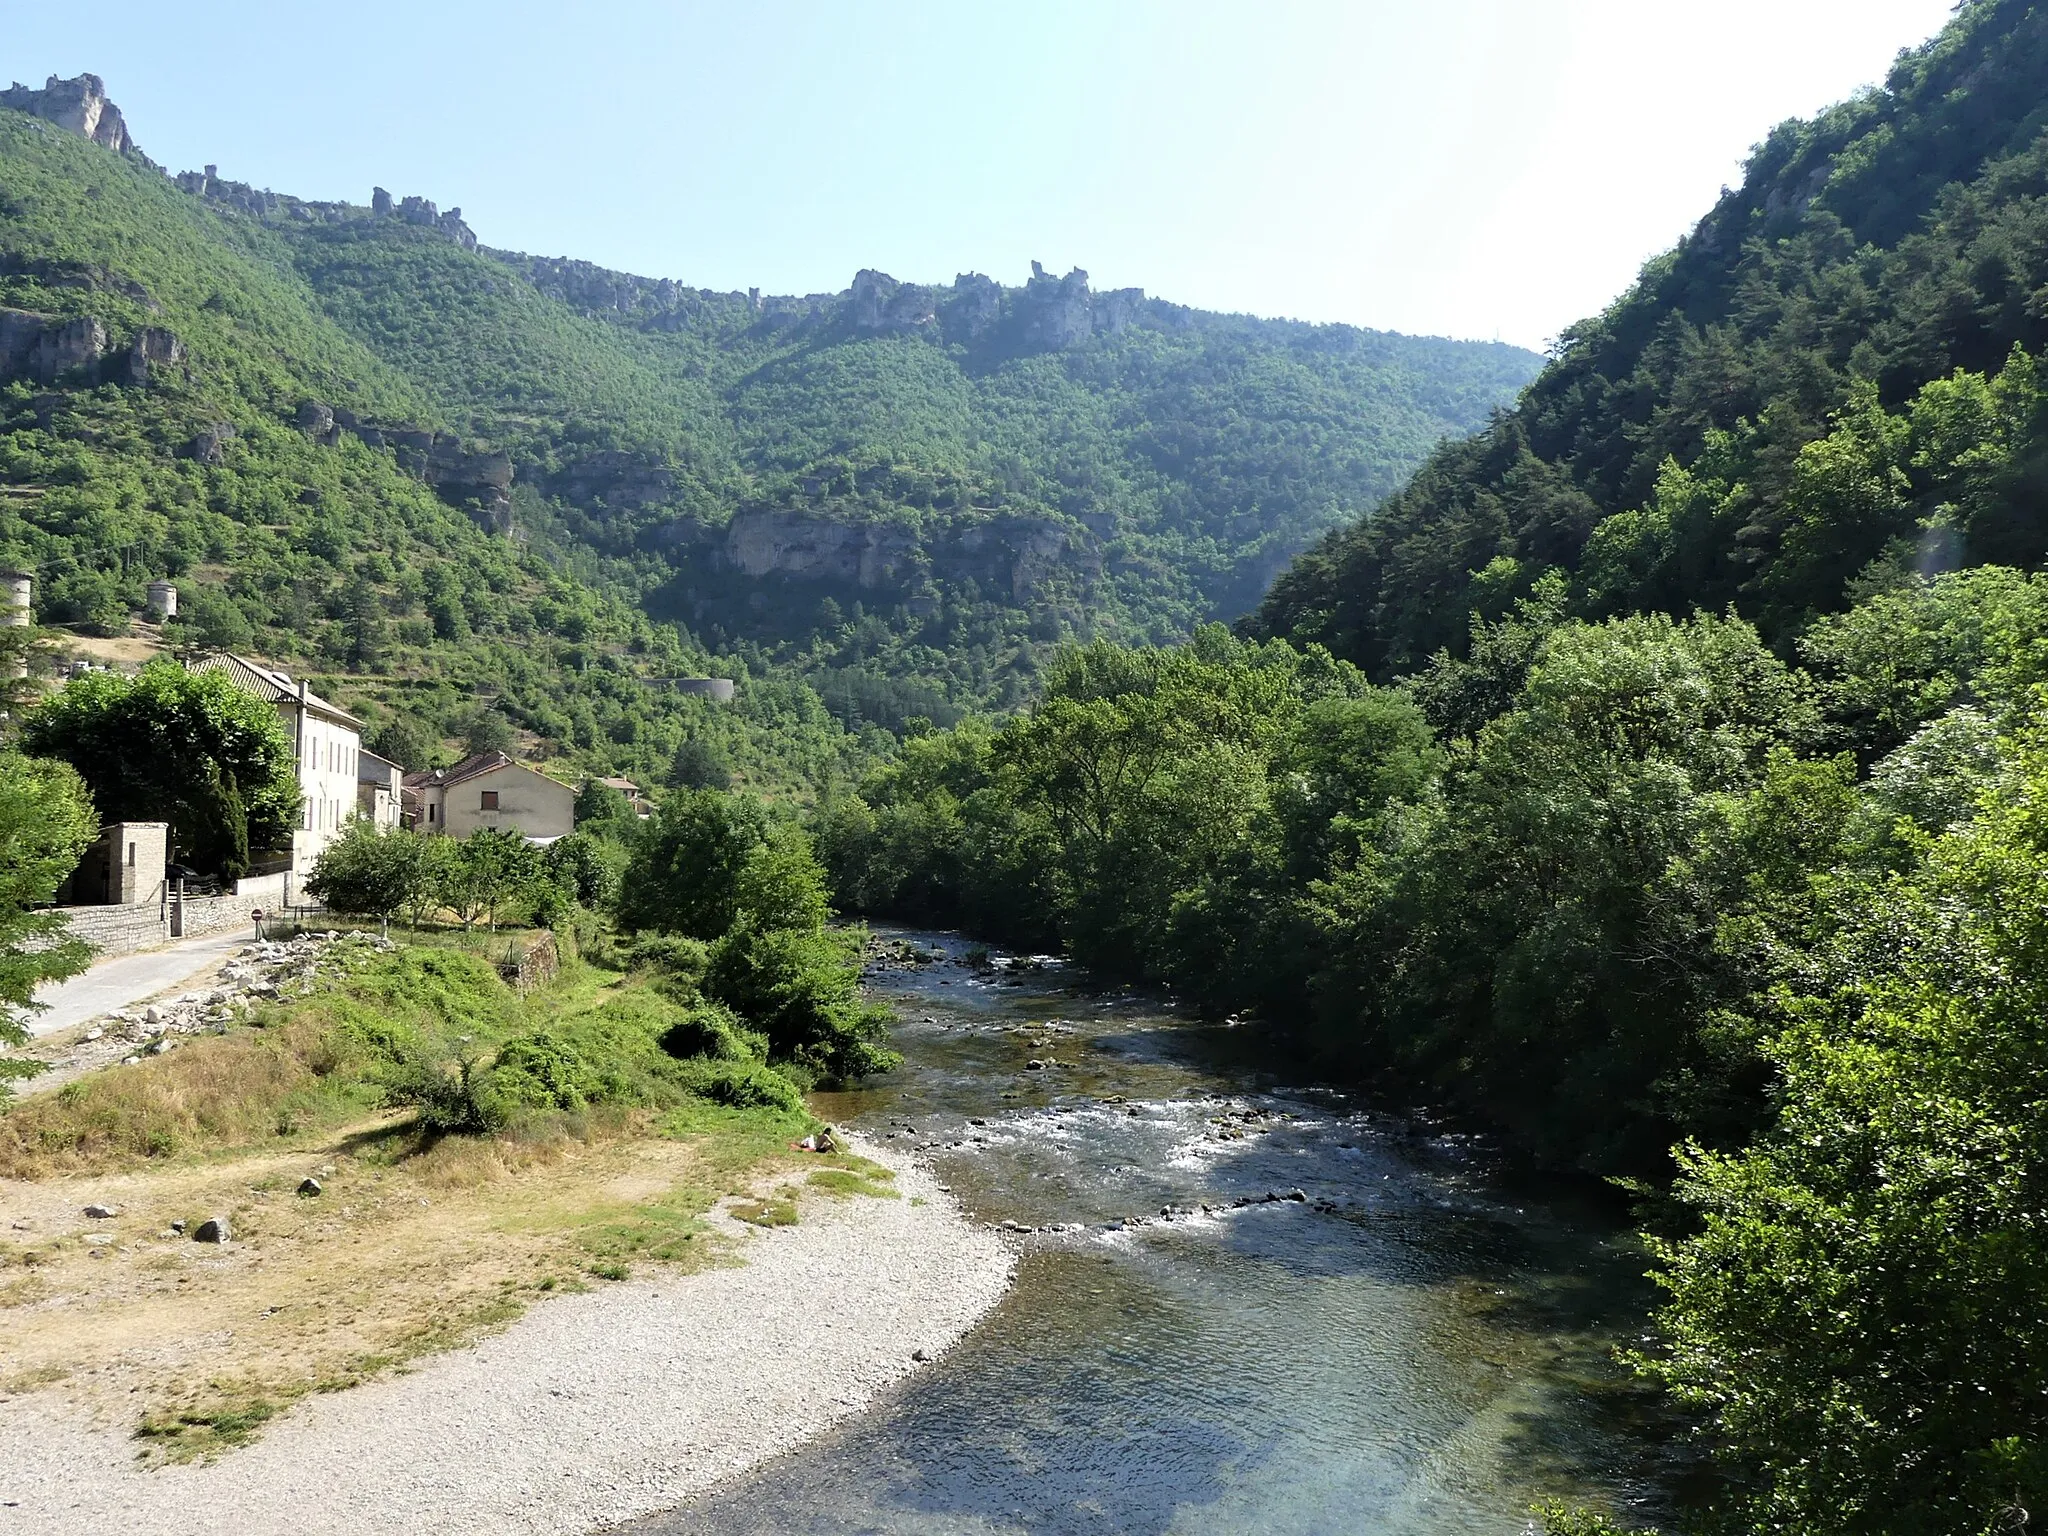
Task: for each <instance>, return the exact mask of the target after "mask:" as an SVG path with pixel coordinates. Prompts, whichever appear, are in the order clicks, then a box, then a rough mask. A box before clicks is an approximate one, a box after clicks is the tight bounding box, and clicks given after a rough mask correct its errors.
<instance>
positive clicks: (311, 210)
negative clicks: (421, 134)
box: [172, 165, 477, 251]
mask: <svg viewBox="0 0 2048 1536" xmlns="http://www.w3.org/2000/svg"><path fill="white" fill-rule="evenodd" d="M172 179H173V180H174V181H175V182H176V183H177V186H178V190H179V191H181V192H189V193H191V194H192V196H194V197H201V198H204V199H206V201H207V202H209V203H218V204H220V205H221V206H223V207H227V208H233V209H234V210H236V211H237V212H238V213H246V214H248V215H249V216H250V217H251V218H255V219H265V220H272V221H279V220H282V221H288V222H291V223H295V224H347V223H351V222H355V221H358V220H361V219H363V218H364V217H365V214H364V211H363V208H362V205H361V204H359V203H322V202H310V201H308V200H307V199H305V198H302V197H293V196H291V195H290V194H289V193H285V192H273V191H271V190H270V189H269V188H268V187H262V188H258V187H252V186H250V185H249V183H248V182H246V181H228V180H225V179H224V178H223V177H222V176H221V174H220V167H219V166H215V165H209V166H208V167H207V168H206V169H205V170H203V171H180V172H179V173H178V174H177V175H176V176H175V177H173V178H172ZM367 217H369V218H372V219H383V218H394V219H398V220H399V221H401V222H403V223H406V224H412V225H416V226H418V227H420V228H423V229H431V230H433V231H435V232H436V233H438V234H441V235H445V236H446V237H447V238H448V239H450V240H452V241H454V242H455V243H456V244H457V245H459V246H461V247H462V248H463V249H464V250H465V251H473V250H475V249H476V248H477V245H476V234H475V232H474V231H473V230H471V229H470V227H469V226H468V225H467V224H465V223H463V221H462V210H461V209H460V208H450V209H449V210H448V211H447V212H446V213H443V212H441V211H440V210H439V209H438V208H436V207H435V206H434V204H433V203H432V202H431V201H430V200H429V199H427V198H424V197H408V198H405V199H402V200H396V199H394V198H393V197H392V196H391V194H390V193H389V192H386V191H385V190H384V189H383V188H382V187H373V188H372V189H371V191H370V208H369V213H368V215H367Z"/></svg>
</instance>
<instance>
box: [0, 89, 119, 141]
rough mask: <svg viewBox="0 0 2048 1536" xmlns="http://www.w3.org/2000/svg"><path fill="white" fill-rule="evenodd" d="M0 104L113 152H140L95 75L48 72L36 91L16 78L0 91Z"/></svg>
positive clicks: (116, 108)
mask: <svg viewBox="0 0 2048 1536" xmlns="http://www.w3.org/2000/svg"><path fill="white" fill-rule="evenodd" d="M0 107H6V108H7V109H8V110H9V111H13V112H26V113H28V114H29V115H30V116H31V117H39V118H41V119H42V120H43V121H44V122H46V123H54V124H56V125H57V126H58V127H59V128H62V129H64V130H66V131H67V132H70V133H75V134H77V135H78V136H79V137H81V138H86V139H91V140H92V141H93V143H95V144H100V145H104V146H105V147H106V148H108V149H111V150H112V151H114V153H115V154H117V155H123V154H127V153H128V152H129V151H131V150H134V151H136V152H137V153H140V149H139V147H138V146H137V145H136V143H135V141H134V140H133V139H131V138H130V137H129V136H128V124H127V123H126V122H124V121H123V120H122V117H121V109H120V108H119V107H117V106H115V105H114V104H113V103H112V102H111V101H109V100H107V87H106V84H105V82H104V81H102V80H101V79H100V77H99V76H98V75H79V76H77V77H76V78H74V79H70V80H59V79H58V78H57V77H56V76H55V75H52V76H50V78H49V79H48V80H47V81H46V82H44V85H43V88H42V89H41V90H40V91H38V90H35V89H33V88H32V87H30V86H26V85H23V84H22V83H21V82H20V81H19V80H17V81H15V82H14V84H13V86H12V88H10V89H8V90H5V91H0Z"/></svg>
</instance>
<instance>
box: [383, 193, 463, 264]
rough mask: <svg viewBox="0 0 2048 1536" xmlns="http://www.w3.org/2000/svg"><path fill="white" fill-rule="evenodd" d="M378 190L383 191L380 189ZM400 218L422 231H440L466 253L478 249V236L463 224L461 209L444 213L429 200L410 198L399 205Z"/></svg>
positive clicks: (453, 209)
mask: <svg viewBox="0 0 2048 1536" xmlns="http://www.w3.org/2000/svg"><path fill="white" fill-rule="evenodd" d="M378 190H379V191H382V190H383V189H382V188H381V187H380V188H378ZM385 197H386V200H387V201H388V200H389V197H390V194H389V193H386V194H385ZM398 217H399V218H400V219H402V220H403V221H404V222H405V223H407V224H413V225H417V226H418V227H420V228H422V229H432V230H438V231H439V232H440V233H442V234H444V235H446V236H447V237H448V238H449V239H450V240H453V241H454V242H455V243H456V244H457V245H459V246H461V247H462V248H463V249H464V250H465V251H473V250H475V249H476V235H475V234H474V233H472V232H471V230H470V227H469V226H468V225H467V224H465V223H463V222H462V210H461V209H460V208H450V209H449V210H448V211H447V212H446V213H442V212H441V211H440V210H439V209H437V208H435V206H434V205H433V203H432V202H431V201H429V200H428V199H427V198H424V197H408V198H406V199H404V200H403V201H402V202H400V203H399V205H398Z"/></svg>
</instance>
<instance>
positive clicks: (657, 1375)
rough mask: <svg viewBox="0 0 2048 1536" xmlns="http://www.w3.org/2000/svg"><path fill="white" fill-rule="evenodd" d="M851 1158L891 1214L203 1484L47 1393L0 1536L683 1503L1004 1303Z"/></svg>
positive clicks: (700, 1280) (912, 1203) (424, 1379)
mask: <svg viewBox="0 0 2048 1536" xmlns="http://www.w3.org/2000/svg"><path fill="white" fill-rule="evenodd" d="M860 1150H861V1152H862V1153H863V1154H864V1155H866V1156H869V1157H872V1158H874V1159H875V1160H876V1161H878V1162H881V1163H883V1164H884V1165H885V1166H887V1167H889V1168H891V1169H892V1170H894V1172H895V1174H896V1180H895V1183H896V1187H897V1198H893V1199H892V1198H876V1197H872V1196H855V1197H852V1198H846V1199H836V1198H833V1197H832V1196H830V1195H828V1194H824V1193H809V1194H806V1195H805V1197H804V1199H803V1201H802V1217H801V1220H799V1221H798V1222H797V1223H796V1224H795V1225H793V1226H785V1227H778V1228H774V1229H769V1230H763V1229H758V1228H754V1227H747V1226H742V1225H741V1224H739V1223H729V1224H727V1225H728V1228H729V1232H730V1234H731V1235H732V1237H733V1240H734V1241H735V1242H736V1243H737V1244H738V1252H737V1256H738V1257H739V1258H741V1259H742V1260H743V1262H742V1263H740V1264H738V1265H735V1266H730V1267H722V1268H714V1269H707V1270H702V1271H699V1272H697V1273H694V1274H687V1275H685V1274H674V1273H663V1272H661V1271H660V1270H658V1269H649V1270H647V1271H645V1272H644V1273H642V1274H640V1275H637V1276H636V1278H634V1279H632V1280H629V1281H625V1282H620V1283H616V1284H609V1285H606V1286H604V1287H602V1288H601V1289H596V1290H592V1291H589V1292H587V1293H584V1294H580V1295H569V1296H560V1297H552V1298H549V1299H548V1300H547V1301H545V1302H544V1303H542V1304H540V1305H538V1306H536V1307H534V1308H533V1309H532V1310H530V1311H529V1312H528V1313H527V1314H526V1315H525V1316H524V1317H522V1318H521V1319H519V1320H518V1321H517V1322H515V1323H513V1324H512V1325H511V1326H510V1327H509V1328H506V1329H505V1330H504V1331H503V1332H500V1333H497V1334H495V1335H493V1336H491V1337H489V1338H486V1339H484V1340H483V1341H482V1342H480V1343H477V1344H474V1345H472V1346H470V1347H468V1348H464V1349H461V1350H457V1351H454V1352H452V1353H448V1354H442V1355H435V1356H431V1357H428V1358H426V1359H424V1360H423V1361H421V1362H420V1363H419V1364H418V1365H417V1367H416V1368H415V1369H413V1370H412V1371H411V1372H410V1373H409V1374H405V1375H400V1376H394V1377H388V1378H385V1379H381V1380H377V1381H372V1382H369V1383H367V1384H365V1385H361V1386H357V1387H354V1388H352V1389H350V1390H348V1391H346V1392H340V1393H332V1394H324V1395H316V1396H313V1397H310V1398H308V1399H306V1400H305V1401H303V1402H302V1403H301V1404H300V1405H299V1406H298V1407H296V1408H295V1409H294V1410H293V1411H292V1412H291V1413H290V1414H289V1415H287V1416H285V1417H284V1418H282V1419H279V1420H276V1421H273V1422H272V1423H271V1424H270V1425H268V1426H267V1427H266V1428H265V1430H264V1432H263V1435H262V1438H261V1439H260V1440H258V1441H257V1442H256V1443H255V1444H253V1445H249V1446H246V1447H243V1448H241V1449H239V1450H234V1451H230V1452H228V1453H227V1454H226V1455H224V1456H222V1457H220V1458H219V1459H217V1460H215V1461H213V1462H210V1463H205V1464H188V1465H177V1466H167V1467H161V1468H157V1469H155V1470H149V1469H146V1468H144V1467H143V1466H141V1465H140V1464H139V1463H138V1462H137V1459H136V1454H135V1446H136V1442H135V1440H134V1438H133V1435H132V1432H131V1430H130V1428H129V1427H128V1426H126V1425H121V1424H115V1423H111V1422H98V1423H96V1422H94V1419H93V1418H92V1417H91V1416H89V1414H88V1413H87V1412H86V1411H85V1410H83V1409H78V1408H72V1409H60V1407H59V1399H58V1397H57V1395H56V1394H55V1393H53V1392H50V1391H47V1390H45V1391H34V1392H29V1393H25V1394H23V1395H20V1396H16V1397H13V1398H11V1399H7V1400H4V1401H0V1444H4V1445H5V1446H6V1447H7V1454H6V1456H5V1457H4V1458H0V1506H4V1507H0V1531H5V1530H9V1529H16V1530H34V1531H38V1532H51V1533H65V1532H80V1533H83V1532H101V1531H107V1530H149V1531H151V1532H156V1533H162V1536H188V1533H189V1536H216V1533H218V1536H228V1533H234V1536H264V1533H276V1536H287V1533H289V1536H302V1533H303V1536H312V1533H330V1532H331V1533H335V1536H341V1533H352V1536H354V1533H375V1532H382V1531H391V1532H399V1531H406V1532H411V1531H420V1530H429V1531H434V1532H437V1533H456V1532H472V1531H473V1532H478V1533H483V1532H489V1533H493V1536H542V1533H547V1536H554V1533H564V1536H566V1533H572V1532H585V1531H590V1530H592V1529H597V1528H602V1527H604V1526H606V1525H610V1524H615V1523H617V1522H620V1521H624V1520H629V1519H632V1518H634V1517H636V1516H640V1515H645V1514H650V1513H653V1512H655V1511H659V1510H664V1509H668V1508H671V1507H673V1506H675V1505H677V1504H679V1503H683V1502H685V1501H687V1500H689V1499H690V1498H692V1497H693V1496H695V1495H697V1494H700V1493H702V1492H704V1491H706V1490H707V1489H710V1488H712V1487H714V1486H715V1485H716V1484H718V1483H719V1482H721V1481H722V1480H724V1479H727V1478H730V1477H733V1476H736V1475H737V1474H739V1473H741V1472H744V1471H746V1470H747V1469H749V1468H751V1467H754V1466H756V1465H759V1464H760V1463H762V1462H765V1461H767V1460H769V1459H771V1458H772V1457H774V1456H777V1455H779V1454H781V1453H782V1452H784V1451H787V1450H789V1449H791V1448H792V1447H795V1446H797V1445H799V1444H801V1443H802V1442H803V1441H805V1440H807V1439H809V1438H811V1437H812V1436H814V1435H816V1434H818V1433H820V1432H822V1431H823V1430H825V1429H826V1428H828V1427H829V1426H831V1425H833V1424H835V1423H837V1422H838V1421H840V1420H842V1419H844V1418H846V1417H847V1416H848V1415H850V1414H853V1413H856V1412H858V1411H859V1410H860V1409H861V1408H863V1407H865V1406H866V1405H867V1404H868V1403H870V1402H871V1401H872V1400H874V1399H875V1398H876V1397H877V1395H879V1394H881V1393H883V1392H886V1391H887V1390H888V1389H890V1388H891V1387H893V1386H895V1385H896V1384H897V1383H899V1382H900V1381H902V1380H903V1378H905V1377H906V1376H909V1375H911V1374H912V1373H914V1372H916V1371H918V1370H920V1369H922V1368H923V1367H922V1365H921V1363H920V1362H919V1361H917V1360H916V1359H914V1358H913V1357H914V1356H915V1355H917V1354H919V1353H922V1354H924V1355H925V1356H927V1357H929V1358H933V1359H936V1358H937V1356H938V1355H939V1354H941V1353H942V1352H943V1351H944V1350H945V1349H947V1348H948V1347H949V1346H950V1345H952V1343H953V1342H954V1341H955V1340H957V1339H958V1338H959V1337H960V1336H961V1335H962V1334H963V1333H965V1332H966V1331H967V1330H968V1329H969V1328H970V1327H972V1326H973V1324H974V1323H975V1322H976V1321H977V1320H978V1319H979V1318H980V1317H981V1316H982V1315H983V1314H984V1313H985V1312H986V1311H987V1310H988V1309H989V1308H990V1307H992V1306H993V1305H994V1304H995V1303H996V1301H997V1300H998V1299H999V1298H1000V1297H1001V1295H1002V1293H1003V1290H1004V1288H1005V1287H1006V1286H1007V1285H1008V1283H1009V1279H1010V1273H1011V1268H1012V1258H1011V1255H1010V1252H1009V1250H1008V1249H1007V1248H1006V1247H1005V1246H1004V1244H1003V1243H1002V1242H1001V1240H999V1239H998V1238H996V1237H995V1236H994V1235H993V1234H992V1233H989V1232H987V1231H985V1230H982V1229H980V1228H978V1227H976V1226H975V1225H973V1224H972V1223H970V1222H969V1221H968V1220H967V1219H966V1218H965V1217H964V1216H963V1215H962V1214H961V1213H960V1211H959V1209H958V1207H957V1206H955V1205H954V1204H953V1202H952V1201H951V1199H950V1198H949V1197H948V1196H947V1195H946V1194H945V1192H944V1191H942V1190H941V1189H940V1188H939V1187H938V1185H937V1183H936V1180H935V1176H934V1175H933V1174H932V1173H931V1172H930V1171H929V1170H928V1169H926V1168H924V1167H922V1166H921V1165H919V1164H916V1163H913V1162H912V1161H910V1160H909V1159H907V1158H903V1157H901V1156H892V1155H890V1154H889V1153H886V1152H884V1151H882V1150H881V1149H879V1148H876V1147H873V1146H866V1145H863V1146H862V1147H861V1148H860ZM219 1347H220V1350H221V1352H222V1354H223V1356H227V1355H229V1354H231V1352H232V1350H233V1347H234V1344H233V1340H232V1338H224V1339H222V1340H221V1341H220V1345H219Z"/></svg>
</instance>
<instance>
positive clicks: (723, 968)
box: [704, 924, 901, 1081]
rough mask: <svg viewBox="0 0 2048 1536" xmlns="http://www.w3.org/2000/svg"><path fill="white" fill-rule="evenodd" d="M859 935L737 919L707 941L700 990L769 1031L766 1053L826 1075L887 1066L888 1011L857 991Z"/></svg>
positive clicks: (838, 1077) (891, 1061) (892, 1058)
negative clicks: (722, 933)
mask: <svg viewBox="0 0 2048 1536" xmlns="http://www.w3.org/2000/svg"><path fill="white" fill-rule="evenodd" d="M861 944H862V935H860V934H843V933H826V932H824V931H822V930H802V929H794V928H772V929H760V928H756V927H754V926H753V925H751V924H741V925H739V926H737V927H735V928H734V929H733V930H732V931H731V932H730V933H728V934H726V936H725V937H724V938H723V939H721V940H720V941H719V942H718V943H717V944H716V945H714V946H713V948H712V952H711V965H710V968H709V970H708V971H707V972H706V973H705V977H704V992H705V995H706V996H708V997H710V998H712V999H713V1000H714V1001H716V1002H721V1003H724V1004H725V1005H726V1006H727V1007H729V1008H731V1009H733V1010H735V1011H736V1012H738V1013H739V1014H740V1015H741V1016H742V1017H744V1018H745V1019H746V1020H747V1022H748V1023H749V1024H751V1025H753V1026H754V1027H755V1028H757V1029H759V1030H761V1031H762V1032H763V1033H764V1034H766V1035H767V1037H768V1052H769V1057H770V1059H771V1060H775V1061H781V1062H786V1063H789V1064H791V1065H793V1066H795V1067H797V1068H798V1069H799V1070H801V1071H803V1072H807V1073H813V1074H817V1075H819V1076H822V1077H824V1078H826V1079H828V1080H832V1081H844V1080H846V1079H850V1078H856V1077H863V1076H865V1075H867V1074H868V1073H871V1072H886V1071H888V1070H889V1069H890V1068H891V1067H893V1066H895V1065H896V1064H897V1062H898V1061H900V1060H901V1058H900V1057H898V1056H897V1055H896V1053H895V1052H894V1051H891V1050H890V1049H889V1048H888V1047H887V1046H886V1045H885V1044H884V1043H883V1042H884V1041H886V1040H887V1039H888V1028H889V1020H890V1017H891V1015H890V1013H889V1010H888V1009H887V1008H885V1007H882V1006H879V1005H876V1004H871V1003H866V1002H863V1001H862V999H861V995H860V950H861Z"/></svg>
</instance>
